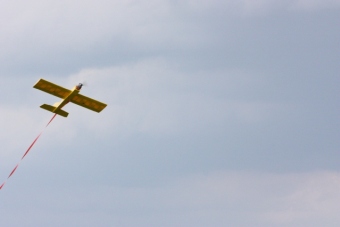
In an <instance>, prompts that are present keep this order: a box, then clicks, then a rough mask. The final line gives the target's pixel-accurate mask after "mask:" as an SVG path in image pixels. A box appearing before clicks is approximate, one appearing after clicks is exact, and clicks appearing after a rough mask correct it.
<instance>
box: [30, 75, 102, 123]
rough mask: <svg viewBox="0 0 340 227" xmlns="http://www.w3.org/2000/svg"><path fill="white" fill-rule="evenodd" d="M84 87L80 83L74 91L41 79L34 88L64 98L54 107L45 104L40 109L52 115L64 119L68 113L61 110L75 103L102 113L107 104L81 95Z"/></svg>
mask: <svg viewBox="0 0 340 227" xmlns="http://www.w3.org/2000/svg"><path fill="white" fill-rule="evenodd" d="M82 86H83V84H82V83H79V84H78V85H77V86H75V87H74V88H73V89H72V90H68V89H66V88H63V87H61V86H59V85H56V84H53V83H51V82H49V81H47V80H44V79H40V80H39V81H38V82H37V83H36V84H35V85H34V86H33V87H34V88H36V89H39V90H42V91H44V92H47V93H49V94H51V95H55V96H57V97H59V98H62V99H63V100H61V101H60V102H57V103H55V104H54V105H53V106H51V105H47V104H43V105H41V106H40V107H41V108H43V109H45V110H48V111H50V112H52V113H56V114H58V115H61V116H63V117H67V116H68V113H67V112H66V111H64V110H62V109H61V108H63V107H64V106H65V105H66V104H67V103H68V102H73V103H74V104H77V105H79V106H82V107H85V108H87V109H90V110H93V111H95V112H98V113H99V112H100V111H102V110H103V109H104V108H105V107H106V106H107V105H106V104H105V103H102V102H99V101H97V100H94V99H91V98H89V97H86V96H84V95H81V94H79V91H80V89H81V88H82Z"/></svg>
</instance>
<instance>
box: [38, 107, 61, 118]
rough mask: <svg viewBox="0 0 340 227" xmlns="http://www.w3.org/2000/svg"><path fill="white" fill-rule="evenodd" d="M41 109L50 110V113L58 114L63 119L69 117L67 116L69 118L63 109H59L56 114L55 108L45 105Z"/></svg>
mask: <svg viewBox="0 0 340 227" xmlns="http://www.w3.org/2000/svg"><path fill="white" fill-rule="evenodd" d="M40 108H43V109H45V110H48V111H50V112H52V113H56V114H58V115H60V116H63V117H67V116H68V113H67V112H66V111H64V110H61V109H59V110H57V111H56V112H54V110H55V109H56V107H55V106H51V105H47V104H43V105H41V106H40Z"/></svg>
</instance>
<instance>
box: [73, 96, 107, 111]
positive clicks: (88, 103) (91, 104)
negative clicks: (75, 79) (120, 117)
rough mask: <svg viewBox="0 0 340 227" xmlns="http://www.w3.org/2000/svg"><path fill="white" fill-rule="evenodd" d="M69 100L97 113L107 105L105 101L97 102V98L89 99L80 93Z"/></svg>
mask: <svg viewBox="0 0 340 227" xmlns="http://www.w3.org/2000/svg"><path fill="white" fill-rule="evenodd" d="M70 101H71V102H73V103H74V104H77V105H79V106H82V107H85V108H87V109H90V110H93V111H95V112H98V113H99V112H100V111H102V110H103V109H104V108H105V107H106V106H107V105H106V104H105V103H102V102H99V101H97V100H94V99H91V98H89V97H86V96H84V95H80V94H77V95H76V96H74V97H73V98H72V99H71V100H70Z"/></svg>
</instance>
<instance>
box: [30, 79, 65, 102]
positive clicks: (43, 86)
mask: <svg viewBox="0 0 340 227" xmlns="http://www.w3.org/2000/svg"><path fill="white" fill-rule="evenodd" d="M33 87H34V88H36V89H39V90H41V91H44V92H47V93H49V94H51V95H55V96H57V97H59V98H62V99H64V98H66V97H67V96H68V95H69V94H70V93H71V91H70V90H68V89H66V88H63V87H60V86H59V85H56V84H54V83H51V82H49V81H47V80H44V79H40V80H39V81H38V82H37V83H36V84H35V85H34V86H33Z"/></svg>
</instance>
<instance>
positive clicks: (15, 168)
mask: <svg viewBox="0 0 340 227" xmlns="http://www.w3.org/2000/svg"><path fill="white" fill-rule="evenodd" d="M56 115H57V114H54V115H53V117H52V118H51V120H50V121H49V122H48V123H47V125H46V126H45V128H47V126H48V125H49V124H50V123H51V122H52V121H53V119H54V118H55V116H56ZM45 128H44V129H43V130H42V131H41V132H40V134H39V135H38V136H37V138H35V140H34V141H33V143H32V144H31V145H30V146H29V147H28V149H27V150H26V152H25V154H24V155H23V156H22V158H21V159H20V161H19V163H18V164H17V165H16V166H15V167H14V169H13V170H12V172H11V173H10V174H9V176H8V177H7V179H6V181H5V182H4V183H2V185H1V186H0V190H1V189H2V187H3V186H4V185H5V184H6V182H7V180H8V179H9V178H10V177H11V176H12V175H13V174H14V172H15V171H16V170H17V168H18V167H19V164H20V162H21V160H23V159H24V157H25V156H26V155H27V154H28V152H29V151H30V150H31V148H32V147H33V146H34V144H35V142H37V140H38V139H39V137H40V136H41V134H42V133H43V132H44V130H45Z"/></svg>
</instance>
